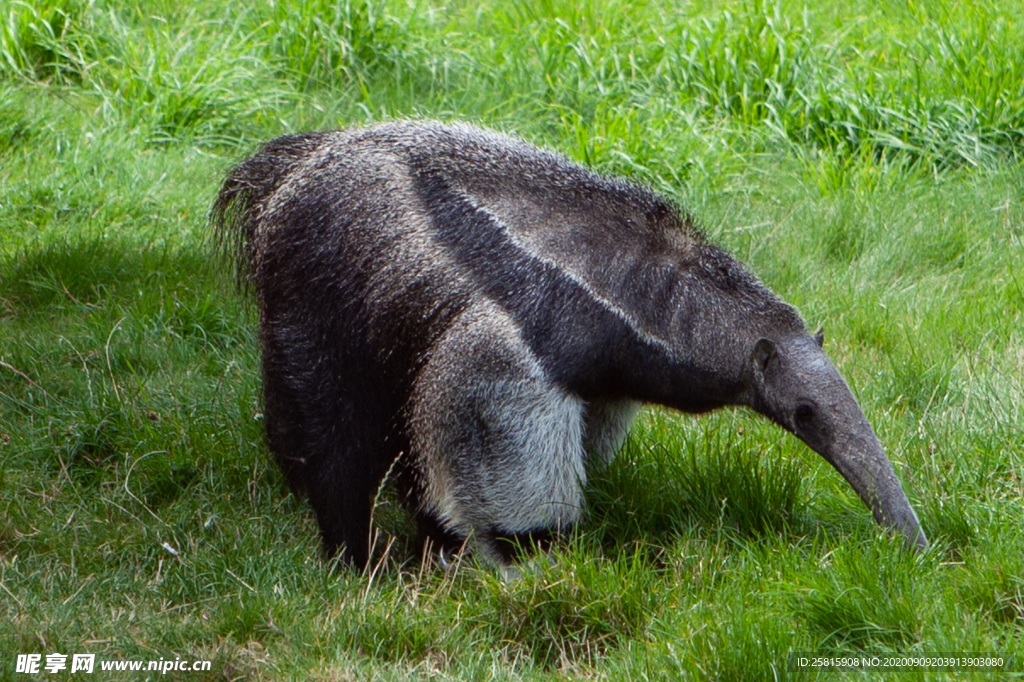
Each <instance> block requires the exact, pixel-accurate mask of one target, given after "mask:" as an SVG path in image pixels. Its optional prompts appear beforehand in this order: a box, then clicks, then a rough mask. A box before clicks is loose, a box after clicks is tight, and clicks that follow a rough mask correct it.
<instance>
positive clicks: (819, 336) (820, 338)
mask: <svg viewBox="0 0 1024 682" xmlns="http://www.w3.org/2000/svg"><path fill="white" fill-rule="evenodd" d="M814 340H815V341H817V342H818V348H824V347H825V328H824V327H818V331H816V332H815V333H814Z"/></svg>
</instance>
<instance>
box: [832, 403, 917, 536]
mask: <svg viewBox="0 0 1024 682" xmlns="http://www.w3.org/2000/svg"><path fill="white" fill-rule="evenodd" d="M863 426H864V428H865V429H866V430H867V432H866V433H864V434H863V435H860V436H857V437H852V438H846V439H843V440H840V441H837V442H836V443H834V444H833V445H832V446H831V447H829V448H827V451H826V452H823V453H821V454H822V456H824V457H825V459H827V460H828V461H829V462H830V463H831V464H832V466H834V467H835V468H836V469H837V470H838V471H839V473H840V474H842V475H843V478H845V479H846V480H847V481H848V482H849V483H850V485H851V486H853V489H854V490H856V491H857V494H858V495H860V498H861V499H862V500H864V504H866V505H867V506H868V507H869V508H870V509H871V512H872V513H873V514H874V516H875V520H876V521H878V523H879V524H881V525H883V526H886V527H888V528H891V529H893V530H894V531H898V532H899V533H900V534H901V535H902V536H903V537H904V539H905V540H906V543H907V545H908V546H909V547H912V548H914V549H917V550H924V549H926V548H927V547H928V538H926V537H925V535H924V531H923V530H922V529H921V522H920V521H918V519H917V514H915V513H914V509H913V508H912V507H911V506H910V500H908V499H907V495H906V493H905V492H903V487H902V486H901V485H900V482H899V479H897V478H896V472H895V471H894V470H893V466H892V463H891V462H890V461H889V458H888V457H886V456H885V452H884V450H883V449H882V445H881V443H879V442H878V438H876V437H875V435H874V433H873V432H872V431H871V427H870V426H868V425H867V423H866V422H865V423H864V425H863Z"/></svg>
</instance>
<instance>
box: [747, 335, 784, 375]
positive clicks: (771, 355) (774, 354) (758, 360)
mask: <svg viewBox="0 0 1024 682" xmlns="http://www.w3.org/2000/svg"><path fill="white" fill-rule="evenodd" d="M778 354H779V351H778V348H776V346H775V342H774V341H772V340H771V339H763V338H762V339H758V340H757V343H755V344H754V353H753V357H752V358H751V360H752V362H753V364H754V374H755V375H757V377H758V378H763V377H764V375H765V373H766V372H767V371H768V369H769V368H770V367H771V366H772V363H774V362H775V360H776V359H777V358H778Z"/></svg>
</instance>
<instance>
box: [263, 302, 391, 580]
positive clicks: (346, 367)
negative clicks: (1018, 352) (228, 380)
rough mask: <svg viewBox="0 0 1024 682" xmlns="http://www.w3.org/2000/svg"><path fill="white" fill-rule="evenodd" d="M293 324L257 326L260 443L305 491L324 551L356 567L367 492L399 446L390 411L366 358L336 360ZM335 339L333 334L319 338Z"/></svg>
mask: <svg viewBox="0 0 1024 682" xmlns="http://www.w3.org/2000/svg"><path fill="white" fill-rule="evenodd" d="M311 336H312V337H313V338H324V337H323V335H320V334H316V335H313V334H310V333H309V330H308V329H307V328H305V327H303V326H301V325H292V326H287V325H285V324H284V323H283V320H281V319H280V318H277V323H276V324H273V325H266V324H265V325H264V327H263V348H264V359H263V394H264V418H265V422H266V424H265V426H266V434H267V443H268V445H269V447H270V450H271V452H272V453H273V454H274V457H275V459H276V460H277V462H278V464H279V465H280V466H281V469H282V471H283V472H284V474H285V476H286V477H287V479H288V481H289V483H290V484H291V486H292V488H293V489H294V490H296V491H297V492H305V493H306V494H308V496H309V500H310V503H311V505H312V507H313V511H314V512H315V513H316V518H317V523H318V525H319V527H320V534H321V538H322V541H323V546H324V549H325V551H326V552H327V554H328V556H334V555H336V554H340V556H341V558H342V559H343V560H345V561H347V562H349V563H351V564H354V565H355V566H356V567H358V568H363V567H365V566H366V564H367V562H368V560H369V552H370V540H369V538H370V532H371V529H370V515H371V509H372V504H373V498H374V495H375V494H376V492H377V490H378V488H379V486H380V484H381V481H382V480H383V478H384V476H385V474H386V473H387V471H388V468H389V466H390V465H391V463H392V462H393V461H394V459H395V457H396V456H397V455H398V453H399V451H400V450H401V449H402V444H401V442H400V441H399V438H398V437H397V435H396V433H395V432H394V429H393V428H392V427H393V420H394V413H395V410H394V409H393V408H392V407H391V405H390V401H389V400H388V399H387V396H386V395H385V394H384V393H383V392H382V391H381V388H380V386H381V384H382V381H381V377H380V376H379V372H378V373H376V376H372V377H371V376H368V375H369V374H373V367H374V364H373V362H372V360H371V359H369V358H359V359H357V360H353V359H352V358H340V357H338V353H337V350H336V349H337V347H338V345H337V344H331V346H330V347H319V346H318V345H317V344H316V342H315V341H310V340H309V339H310V337H311ZM327 338H335V337H327Z"/></svg>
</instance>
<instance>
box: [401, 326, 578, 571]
mask: <svg viewBox="0 0 1024 682" xmlns="http://www.w3.org/2000/svg"><path fill="white" fill-rule="evenodd" d="M412 426H413V428H412V431H413V436H412V438H413V442H412V447H413V452H414V453H416V455H417V462H418V465H419V466H420V468H421V469H420V476H421V487H422V498H421V500H420V505H421V514H426V515H429V516H430V517H432V518H434V519H436V520H437V522H438V523H439V525H440V526H441V527H443V528H445V529H446V530H447V531H448V533H450V534H454V535H456V536H461V537H468V538H469V539H470V546H471V547H472V548H473V549H475V550H477V551H478V552H479V553H480V554H481V555H483V557H484V558H485V559H487V560H491V561H496V562H499V563H507V562H508V560H509V557H510V555H511V554H512V551H511V550H512V549H514V541H515V540H518V539H521V538H523V537H524V536H530V535H536V534H540V535H544V534H547V533H549V532H551V531H557V530H560V529H564V528H567V527H570V526H572V525H573V524H575V523H576V522H577V521H578V520H579V518H580V515H581V513H582V507H583V496H582V489H581V487H582V485H583V483H584V481H585V472H584V454H583V446H582V437H583V402H582V401H581V400H580V399H579V398H577V397H576V396H574V395H571V394H569V393H567V392H566V391H564V390H563V389H561V388H559V387H557V386H555V385H553V384H552V383H551V382H550V381H549V380H548V379H547V377H546V376H545V373H544V371H543V369H542V368H541V366H540V364H539V363H538V362H537V360H536V358H535V357H534V356H533V354H532V353H531V352H530V350H529V348H528V347H527V346H526V345H525V343H524V342H523V341H522V339H521V338H520V336H519V333H518V329H517V328H516V326H515V324H514V323H513V321H512V320H511V319H510V318H509V317H508V316H507V315H506V314H505V313H503V312H501V311H500V310H498V309H497V308H494V307H489V306H488V307H478V308H476V309H473V310H471V311H469V312H467V313H465V314H464V315H463V317H462V318H461V319H460V320H459V321H458V322H457V323H456V324H455V325H454V326H453V327H452V328H450V329H449V330H448V332H447V333H446V335H445V337H444V338H443V339H442V340H441V341H440V342H439V343H438V344H437V346H436V347H435V348H434V351H433V353H432V354H431V356H430V359H429V361H428V362H427V363H426V365H425V366H424V367H423V369H422V370H421V372H420V374H419V376H418V378H417V383H416V387H415V389H414V393H413V403H412ZM510 540H511V541H512V542H510Z"/></svg>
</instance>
